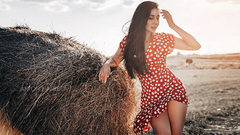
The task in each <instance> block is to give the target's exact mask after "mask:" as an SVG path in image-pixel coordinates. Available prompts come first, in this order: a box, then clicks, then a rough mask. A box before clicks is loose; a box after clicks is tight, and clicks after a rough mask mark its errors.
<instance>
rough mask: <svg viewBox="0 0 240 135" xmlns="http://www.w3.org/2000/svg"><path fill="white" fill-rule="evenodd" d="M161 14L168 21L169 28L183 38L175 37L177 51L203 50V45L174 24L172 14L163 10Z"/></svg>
mask: <svg viewBox="0 0 240 135" xmlns="http://www.w3.org/2000/svg"><path fill="white" fill-rule="evenodd" d="M160 13H161V14H162V16H163V18H165V19H166V20H167V23H168V26H169V27H170V28H171V29H173V30H174V31H175V32H176V33H178V35H179V36H181V38H178V37H176V36H174V39H175V48H176V49H180V50H198V49H200V48H201V45H200V44H199V43H198V41H197V40H196V39H195V38H194V37H193V36H192V35H191V34H189V33H187V32H186V31H184V30H183V29H181V28H180V27H178V26H177V25H176V24H175V23H174V21H173V19H172V16H171V14H170V13H169V12H168V11H167V10H164V9H162V11H161V12H160Z"/></svg>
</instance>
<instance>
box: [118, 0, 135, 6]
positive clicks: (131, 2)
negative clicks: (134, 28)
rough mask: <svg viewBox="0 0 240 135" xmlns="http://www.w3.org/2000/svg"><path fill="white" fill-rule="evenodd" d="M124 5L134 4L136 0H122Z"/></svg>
mask: <svg viewBox="0 0 240 135" xmlns="http://www.w3.org/2000/svg"><path fill="white" fill-rule="evenodd" d="M121 1H122V4H123V5H124V6H132V5H133V4H134V0H121Z"/></svg>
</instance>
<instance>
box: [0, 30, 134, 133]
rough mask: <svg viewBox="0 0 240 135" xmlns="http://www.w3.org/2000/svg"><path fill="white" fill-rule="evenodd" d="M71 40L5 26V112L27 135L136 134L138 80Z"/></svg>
mask: <svg viewBox="0 0 240 135" xmlns="http://www.w3.org/2000/svg"><path fill="white" fill-rule="evenodd" d="M106 59H107V58H106V57H105V56H103V55H101V54H100V53H98V52H96V51H94V50H92V49H90V48H88V47H86V46H84V45H81V44H79V43H77V42H76V41H74V40H73V39H71V38H63V37H62V36H60V35H59V34H56V33H44V32H39V31H33V30H31V29H30V28H29V27H21V26H20V27H19V26H18V27H13V28H0V73H1V75H0V78H1V79H0V99H1V100H0V106H1V107H0V108H1V111H2V112H4V115H5V116H6V118H7V119H8V120H9V121H10V123H11V126H12V127H16V128H17V129H18V130H20V131H21V132H22V133H23V134H101V135H103V134H104V135H109V134H131V133H132V128H131V124H132V121H133V120H132V116H133V115H134V114H135V105H136V99H135V96H136V95H135V94H136V93H135V90H134V87H135V86H134V82H133V81H132V80H130V79H128V76H127V75H126V72H125V70H123V69H122V68H121V67H119V68H117V69H115V70H114V71H113V72H112V74H111V75H110V77H109V78H108V81H107V83H106V84H103V83H101V82H100V81H99V80H98V71H99V69H100V67H101V65H102V64H103V62H105V61H106Z"/></svg>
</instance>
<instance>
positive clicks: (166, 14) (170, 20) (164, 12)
mask: <svg viewBox="0 0 240 135" xmlns="http://www.w3.org/2000/svg"><path fill="white" fill-rule="evenodd" d="M160 13H161V14H162V17H163V18H164V19H166V20H167V23H168V26H169V27H170V28H172V27H173V26H174V25H175V23H174V21H173V18H172V15H171V14H170V13H169V12H168V11H167V10H165V9H161V11H160Z"/></svg>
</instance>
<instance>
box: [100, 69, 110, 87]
mask: <svg viewBox="0 0 240 135" xmlns="http://www.w3.org/2000/svg"><path fill="white" fill-rule="evenodd" d="M109 75H110V69H108V68H104V67H102V68H101V69H100V72H99V75H98V78H99V80H100V81H101V82H102V83H106V81H107V78H108V76H109Z"/></svg>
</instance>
